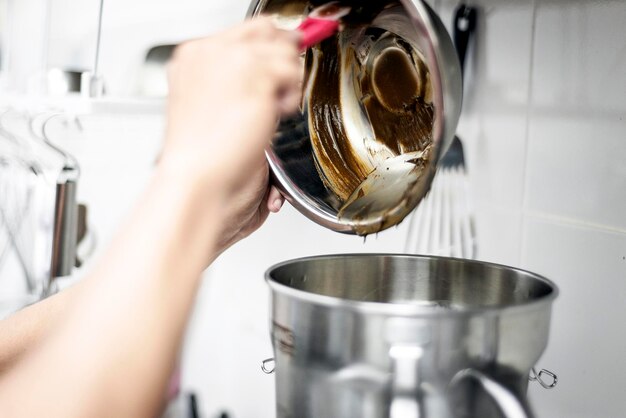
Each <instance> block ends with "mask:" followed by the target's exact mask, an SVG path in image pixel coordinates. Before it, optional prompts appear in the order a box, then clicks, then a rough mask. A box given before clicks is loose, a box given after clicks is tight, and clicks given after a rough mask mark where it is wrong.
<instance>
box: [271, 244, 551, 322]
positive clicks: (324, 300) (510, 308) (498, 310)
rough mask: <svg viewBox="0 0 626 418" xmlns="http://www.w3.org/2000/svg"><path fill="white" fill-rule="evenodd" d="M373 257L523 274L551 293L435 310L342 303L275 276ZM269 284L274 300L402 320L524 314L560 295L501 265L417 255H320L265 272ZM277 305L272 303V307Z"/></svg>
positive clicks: (545, 280)
mask: <svg viewBox="0 0 626 418" xmlns="http://www.w3.org/2000/svg"><path fill="white" fill-rule="evenodd" d="M372 257H385V258H410V259H421V260H435V261H453V262H459V263H463V264H471V265H480V266H482V267H487V268H491V269H499V270H507V271H511V272H514V273H519V274H522V275H525V276H530V277H531V278H532V279H534V280H538V281H540V282H541V283H543V284H545V285H547V286H548V287H549V288H550V292H549V293H548V294H546V295H543V296H540V297H538V298H536V299H532V300H529V301H526V302H522V303H518V304H514V305H505V306H460V307H458V308H455V309H433V307H429V306H423V305H416V304H411V303H402V302H399V303H386V302H372V301H358V300H351V299H342V298H339V297H335V296H327V295H320V294H317V293H312V292H307V291H304V290H300V289H295V288H293V287H290V286H287V285H285V284H282V283H279V282H277V281H276V280H275V279H274V278H273V276H272V274H273V273H274V272H275V271H276V270H278V269H280V268H282V267H285V266H289V265H292V264H297V263H304V262H309V261H315V260H332V259H340V258H356V259H358V258H372ZM265 281H266V282H267V283H268V285H269V287H270V289H271V291H272V297H274V293H276V294H280V295H284V296H287V297H290V298H292V299H294V300H295V301H298V302H304V303H310V304H313V305H318V306H323V307H327V308H339V309H347V310H351V311H356V312H360V313H373V314H392V315H398V316H428V317H431V316H439V317H446V316H454V317H457V316H467V315H468V314H469V315H474V314H477V315H478V314H480V315H485V314H487V315H489V314H491V315H502V314H508V313H511V314H512V313H521V312H528V311H531V310H535V309H545V308H546V307H549V306H550V305H551V304H552V302H553V301H554V300H555V299H556V298H557V297H558V295H559V293H560V292H559V288H558V286H557V285H556V284H555V283H554V282H553V281H552V280H550V279H548V278H546V277H544V276H542V275H539V274H537V273H533V272H530V271H528V270H524V269H521V268H517V267H511V266H506V265H503V264H497V263H492V262H486V261H479V260H469V259H462V258H454V257H441V256H431V255H414V254H399V253H348V254H327V255H316V256H309V257H301V258H295V259H292V260H287V261H283V262H281V263H277V264H275V265H273V266H271V267H270V268H268V269H267V270H266V271H265ZM273 303H274V301H272V304H273Z"/></svg>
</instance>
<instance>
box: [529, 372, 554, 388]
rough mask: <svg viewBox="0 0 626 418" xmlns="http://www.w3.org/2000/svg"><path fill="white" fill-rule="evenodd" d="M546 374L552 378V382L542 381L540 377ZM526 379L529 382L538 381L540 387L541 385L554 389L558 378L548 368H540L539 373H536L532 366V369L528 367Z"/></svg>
mask: <svg viewBox="0 0 626 418" xmlns="http://www.w3.org/2000/svg"><path fill="white" fill-rule="evenodd" d="M544 374H545V375H548V376H550V378H551V379H552V382H550V383H547V382H546V381H544V380H543V379H542V376H543V375H544ZM528 380H529V381H530V382H535V381H536V382H538V383H539V384H540V385H541V387H543V388H544V389H554V387H555V386H556V385H557V383H558V382H559V378H558V376H557V375H556V374H555V373H553V372H551V371H550V370H546V369H541V370H540V371H539V373H537V370H535V368H534V367H533V368H532V369H530V373H529V375H528Z"/></svg>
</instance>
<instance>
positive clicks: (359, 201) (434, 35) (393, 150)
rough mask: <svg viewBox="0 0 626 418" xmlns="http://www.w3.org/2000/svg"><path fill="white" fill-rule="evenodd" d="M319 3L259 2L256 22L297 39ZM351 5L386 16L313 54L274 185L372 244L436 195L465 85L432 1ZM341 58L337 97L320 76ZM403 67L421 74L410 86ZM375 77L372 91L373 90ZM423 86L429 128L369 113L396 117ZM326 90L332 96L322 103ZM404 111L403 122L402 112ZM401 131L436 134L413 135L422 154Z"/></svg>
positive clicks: (277, 148)
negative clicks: (412, 91) (374, 105)
mask: <svg viewBox="0 0 626 418" xmlns="http://www.w3.org/2000/svg"><path fill="white" fill-rule="evenodd" d="M318 3H319V2H313V4H312V3H310V2H308V1H303V0H294V1H285V0H253V1H252V4H251V5H250V9H249V12H248V15H249V16H256V15H259V14H267V15H271V16H273V17H274V18H275V20H276V21H277V22H278V23H279V24H280V25H282V26H283V27H284V28H286V29H293V28H295V27H297V25H298V23H299V22H300V21H302V19H303V18H304V17H305V16H306V14H307V13H308V12H309V11H310V9H311V8H312V7H313V6H315V5H316V4H318ZM351 4H354V5H356V7H355V13H358V12H359V10H360V9H359V7H361V8H369V10H371V9H372V8H374V9H375V10H377V12H376V13H375V14H373V15H371V18H370V19H369V20H368V21H366V23H363V22H359V23H358V24H355V25H352V26H350V25H348V27H347V29H346V30H344V31H343V32H342V33H341V34H340V35H338V36H337V38H335V39H333V40H329V41H325V43H322V46H321V47H319V48H318V49H317V50H313V51H312V50H309V51H307V53H306V56H305V60H306V64H305V65H306V70H307V78H306V79H305V81H304V86H303V91H304V100H303V106H302V111H301V112H300V113H299V114H297V115H295V116H294V117H292V118H289V119H288V120H283V121H281V123H280V126H279V128H278V132H277V135H276V137H275V139H274V141H273V144H272V146H271V147H270V148H269V149H268V150H267V158H268V161H269V164H270V167H271V170H272V172H273V175H274V179H275V183H276V184H277V185H278V186H279V188H280V189H281V191H282V192H283V194H284V195H285V196H286V198H287V200H288V201H289V202H290V203H291V204H292V205H293V206H294V207H296V208H297V209H298V210H299V211H300V212H302V213H303V214H304V215H306V216H307V217H309V218H310V219H312V220H313V221H315V222H317V223H319V224H320V225H323V226H325V227H327V228H330V229H332V230H335V231H339V232H344V233H351V234H354V233H357V234H360V235H366V234H369V233H374V232H378V231H381V230H383V229H386V228H388V227H390V226H392V225H396V224H398V223H400V222H401V221H402V219H404V217H405V216H406V215H408V214H409V213H410V212H411V211H412V210H413V209H414V208H415V206H416V205H417V204H418V203H419V201H420V200H421V199H422V198H423V197H424V196H425V195H426V193H427V192H428V190H429V188H430V184H431V182H432V179H433V177H434V174H435V169H436V165H437V162H438V160H439V158H440V157H441V156H442V155H443V153H444V152H445V150H446V149H447V147H448V145H449V144H450V143H451V141H452V139H453V137H454V133H455V130H456V125H457V123H458V119H459V114H460V110H461V101H462V80H461V72H460V66H459V61H458V57H457V55H456V52H455V50H454V47H453V45H452V41H451V40H450V37H449V35H448V33H447V32H446V29H445V28H444V26H443V24H442V23H441V21H440V20H439V18H438V17H437V16H436V15H435V14H434V13H433V11H432V10H431V9H430V8H429V7H428V6H427V5H426V4H425V3H424V2H423V1H421V0H413V1H410V0H400V1H390V0H379V1H370V2H352V3H351ZM359 5H360V6H359ZM333 48H334V49H333ZM348 49H352V50H353V51H352V52H351V53H352V54H353V55H355V56H357V57H358V58H359V59H362V62H361V63H360V65H361V67H360V71H362V73H363V74H366V76H363V74H361V75H359V74H356V73H354V74H352V73H351V71H352V69H353V67H350V65H351V64H350V63H349V62H348V63H346V62H347V61H349V60H348V58H350V56H349V54H348V53H347V52H346V51H347V50H348ZM334 55H341V57H338V58H337V60H338V61H340V62H339V64H338V65H341V66H342V67H341V69H340V70H339V75H340V80H338V81H337V80H335V79H334V78H333V77H330V79H329V80H330V81H331V83H334V82H336V83H337V88H336V89H335V91H333V88H334V87H333V86H332V85H331V86H329V85H328V83H326V82H325V80H323V79H320V80H318V78H320V77H321V75H320V74H321V71H322V70H320V66H322V65H326V64H325V63H327V61H328V60H329V59H334V58H335V57H334ZM346 57H348V58H346ZM403 57H404V58H403ZM398 58H399V59H398ZM404 61H405V62H410V63H411V64H412V65H414V67H415V68H414V69H409V72H410V73H411V75H410V76H409V78H407V77H405V76H402V71H403V68H401V67H402V65H403V64H402V63H403V62H404ZM382 63H386V64H385V65H383V64H382ZM311 74H314V75H315V76H312V75H311ZM331 76H332V74H331ZM366 77H369V78H370V79H371V80H369V79H368V80H369V81H368V80H365V81H367V83H369V84H371V85H373V87H372V86H369V87H364V85H365V84H364V78H366ZM377 77H378V78H377ZM395 77H397V79H396V78H395ZM413 78H415V80H413ZM407 80H408V81H407ZM369 84H368V85H369ZM409 85H410V86H409ZM415 86H417V89H418V90H419V91H421V93H419V94H416V97H417V96H420V95H421V97H419V100H420V103H422V104H424V103H425V104H426V105H427V106H428V111H429V112H430V113H429V120H428V121H427V125H425V126H418V125H420V124H419V123H411V121H410V120H408V119H406V118H405V119H402V118H399V119H397V122H394V121H395V120H396V119H393V118H392V119H389V121H387V122H379V121H378V119H376V118H372V117H371V116H372V115H371V114H370V113H368V111H369V110H371V109H367V104H366V102H365V101H366V100H369V98H370V97H371V96H376V97H378V99H380V103H382V106H383V107H385V106H386V107H393V106H394V103H393V101H394V100H395V98H396V97H400V96H401V95H402V94H404V91H405V90H406V89H407V88H415ZM324 88H325V89H326V91H325V92H324V95H326V96H324V95H320V94H319V93H320V91H321V89H324ZM368 88H370V89H371V91H366V90H363V89H368ZM317 96H320V97H321V99H320V98H317V99H316V97H317ZM331 96H332V97H331ZM384 96H386V97H384ZM381 97H382V98H381ZM410 97H412V96H410ZM385 101H386V103H385ZM396 104H397V103H396ZM387 105H389V106H387ZM315 106H317V108H315ZM399 106H400V107H399V109H400V110H399V112H400V113H402V111H403V108H402V106H403V103H402V102H400V103H399ZM411 106H413V104H411ZM379 107H380V106H379ZM320 109H321V110H320ZM411 109H413V108H411ZM392 110H394V109H392ZM395 110H398V109H395ZM407 120H408V122H407ZM398 129H400V130H402V129H404V130H410V129H427V134H428V136H427V138H426V139H427V141H422V139H419V138H410V134H409V135H408V136H409V138H408V139H409V140H414V142H415V143H416V144H417V145H416V146H411V144H408V146H407V144H406V143H401V142H402V141H401V139H402V138H400V137H399V136H398V135H397V132H399V131H398ZM385 132H386V133H387V136H386V137H385V138H383V139H384V140H383V141H380V139H381V138H380V137H381V136H384V135H385ZM403 132H404V131H403ZM394 141H395V142H397V143H394ZM405 142H406V141H405ZM348 160H350V161H348ZM348 166H350V167H348ZM353 166H356V167H353ZM351 177H354V178H351ZM359 182H362V183H361V184H360V185H359Z"/></svg>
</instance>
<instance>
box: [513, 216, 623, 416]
mask: <svg viewBox="0 0 626 418" xmlns="http://www.w3.org/2000/svg"><path fill="white" fill-rule="evenodd" d="M527 231H528V240H527V245H526V248H525V249H524V265H525V266H526V267H527V268H529V269H531V270H533V271H536V272H538V273H541V274H543V275H545V276H547V277H549V278H551V279H552V280H554V281H555V282H556V283H557V285H558V286H559V287H560V291H561V294H560V296H559V298H558V300H557V301H556V303H555V305H554V310H553V321H552V326H551V333H552V338H551V339H550V343H549V345H548V349H547V350H546V353H545V355H544V356H543V358H542V359H541V362H540V367H545V368H547V369H550V370H552V371H554V372H556V373H557V374H558V376H559V383H558V385H557V387H556V388H555V389H553V390H550V391H545V390H543V389H541V387H539V385H536V384H535V385H531V387H532V389H531V391H530V394H531V397H532V400H533V402H534V405H535V406H536V409H537V411H538V412H540V415H539V416H541V417H546V418H547V417H550V418H561V417H563V418H566V417H581V418H582V417H598V418H600V417H602V418H618V417H623V416H624V407H625V406H626V400H625V399H624V384H623V378H624V373H625V372H626V356H625V355H624V353H626V332H625V327H624V320H625V319H626V303H625V302H626V234H621V233H616V232H610V231H606V230H599V229H596V228H588V227H584V226H579V225H576V224H568V223H563V222H554V221H553V220H545V219H541V218H535V217H530V218H529V222H528V227H527Z"/></svg>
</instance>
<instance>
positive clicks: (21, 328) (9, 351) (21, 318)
mask: <svg viewBox="0 0 626 418" xmlns="http://www.w3.org/2000/svg"><path fill="white" fill-rule="evenodd" d="M80 287H81V285H80V284H77V285H75V286H72V287H71V288H69V289H66V290H64V291H63V292H61V293H59V294H56V295H54V296H52V297H49V298H48V299H46V300H44V301H42V302H39V303H36V304H34V305H32V306H29V307H27V308H25V309H22V310H21V311H19V312H17V313H15V314H14V315H12V316H10V317H8V318H6V319H4V320H3V321H0V376H1V375H3V374H4V373H6V372H7V371H8V370H10V369H11V368H12V367H14V366H15V365H16V364H17V363H18V362H19V361H20V360H21V359H22V358H23V357H24V356H25V355H26V354H27V353H29V352H30V351H31V350H33V349H34V347H36V346H37V345H39V344H40V343H41V342H42V341H43V340H44V339H45V338H46V336H47V335H48V334H49V332H50V330H51V329H53V328H54V327H56V326H57V325H58V324H59V321H60V319H61V318H62V317H63V315H64V313H66V312H67V310H68V309H69V307H70V305H71V303H72V301H73V300H74V295H75V294H76V293H77V292H78V291H79V288H80Z"/></svg>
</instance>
